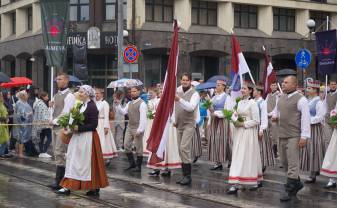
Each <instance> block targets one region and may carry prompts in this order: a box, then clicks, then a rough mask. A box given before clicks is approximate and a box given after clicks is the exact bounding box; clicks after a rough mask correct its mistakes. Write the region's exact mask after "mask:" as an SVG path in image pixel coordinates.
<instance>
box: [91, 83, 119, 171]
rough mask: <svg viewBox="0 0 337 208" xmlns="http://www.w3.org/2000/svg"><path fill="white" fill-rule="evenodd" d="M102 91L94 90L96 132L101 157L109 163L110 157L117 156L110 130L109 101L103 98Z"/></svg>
mask: <svg viewBox="0 0 337 208" xmlns="http://www.w3.org/2000/svg"><path fill="white" fill-rule="evenodd" d="M103 93H104V90H103V89H96V90H95V94H96V106H97V109H98V112H99V115H98V126H97V133H98V136H99V139H100V142H101V146H102V152H103V158H104V159H105V160H106V164H107V165H109V164H110V162H111V158H113V157H115V156H117V148H116V144H115V140H114V138H113V136H112V133H111V130H110V122H109V112H110V109H109V108H110V107H109V103H108V102H107V101H105V100H104V95H103Z"/></svg>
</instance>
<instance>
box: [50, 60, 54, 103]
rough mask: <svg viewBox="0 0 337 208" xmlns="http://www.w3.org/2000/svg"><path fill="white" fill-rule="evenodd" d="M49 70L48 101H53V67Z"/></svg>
mask: <svg viewBox="0 0 337 208" xmlns="http://www.w3.org/2000/svg"><path fill="white" fill-rule="evenodd" d="M50 69H51V70H50V99H51V100H54V80H53V79H54V66H51V67H50Z"/></svg>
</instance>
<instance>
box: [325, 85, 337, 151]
mask: <svg viewBox="0 0 337 208" xmlns="http://www.w3.org/2000/svg"><path fill="white" fill-rule="evenodd" d="M329 87H330V91H329V92H328V94H327V95H326V98H325V99H326V114H325V125H324V134H325V135H324V142H325V147H328V145H329V143H330V139H331V136H332V132H333V130H334V128H333V126H331V125H330V124H328V123H327V121H329V118H330V112H331V111H332V110H333V109H335V105H336V102H337V90H336V89H337V84H336V81H330V83H329Z"/></svg>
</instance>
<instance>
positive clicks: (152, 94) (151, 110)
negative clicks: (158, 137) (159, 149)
mask: <svg viewBox="0 0 337 208" xmlns="http://www.w3.org/2000/svg"><path fill="white" fill-rule="evenodd" d="M148 96H149V101H148V102H147V112H148V113H147V126H146V130H145V132H144V137H143V156H146V157H147V156H149V154H150V152H149V151H147V149H146V145H147V139H148V138H149V136H150V133H151V129H152V122H153V115H155V113H156V109H157V106H158V104H159V100H158V95H157V92H156V89H155V88H149V89H148Z"/></svg>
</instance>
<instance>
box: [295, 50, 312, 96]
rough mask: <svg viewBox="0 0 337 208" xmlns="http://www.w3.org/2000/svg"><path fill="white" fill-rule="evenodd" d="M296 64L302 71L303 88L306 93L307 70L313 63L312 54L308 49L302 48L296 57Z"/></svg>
mask: <svg viewBox="0 0 337 208" xmlns="http://www.w3.org/2000/svg"><path fill="white" fill-rule="evenodd" d="M295 62H296V66H297V68H300V69H302V82H303V88H304V93H305V82H304V80H305V76H306V69H307V68H308V67H309V65H310V63H311V53H310V51H309V50H308V49H306V48H301V49H300V50H298V51H297V53H296V56H295Z"/></svg>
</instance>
